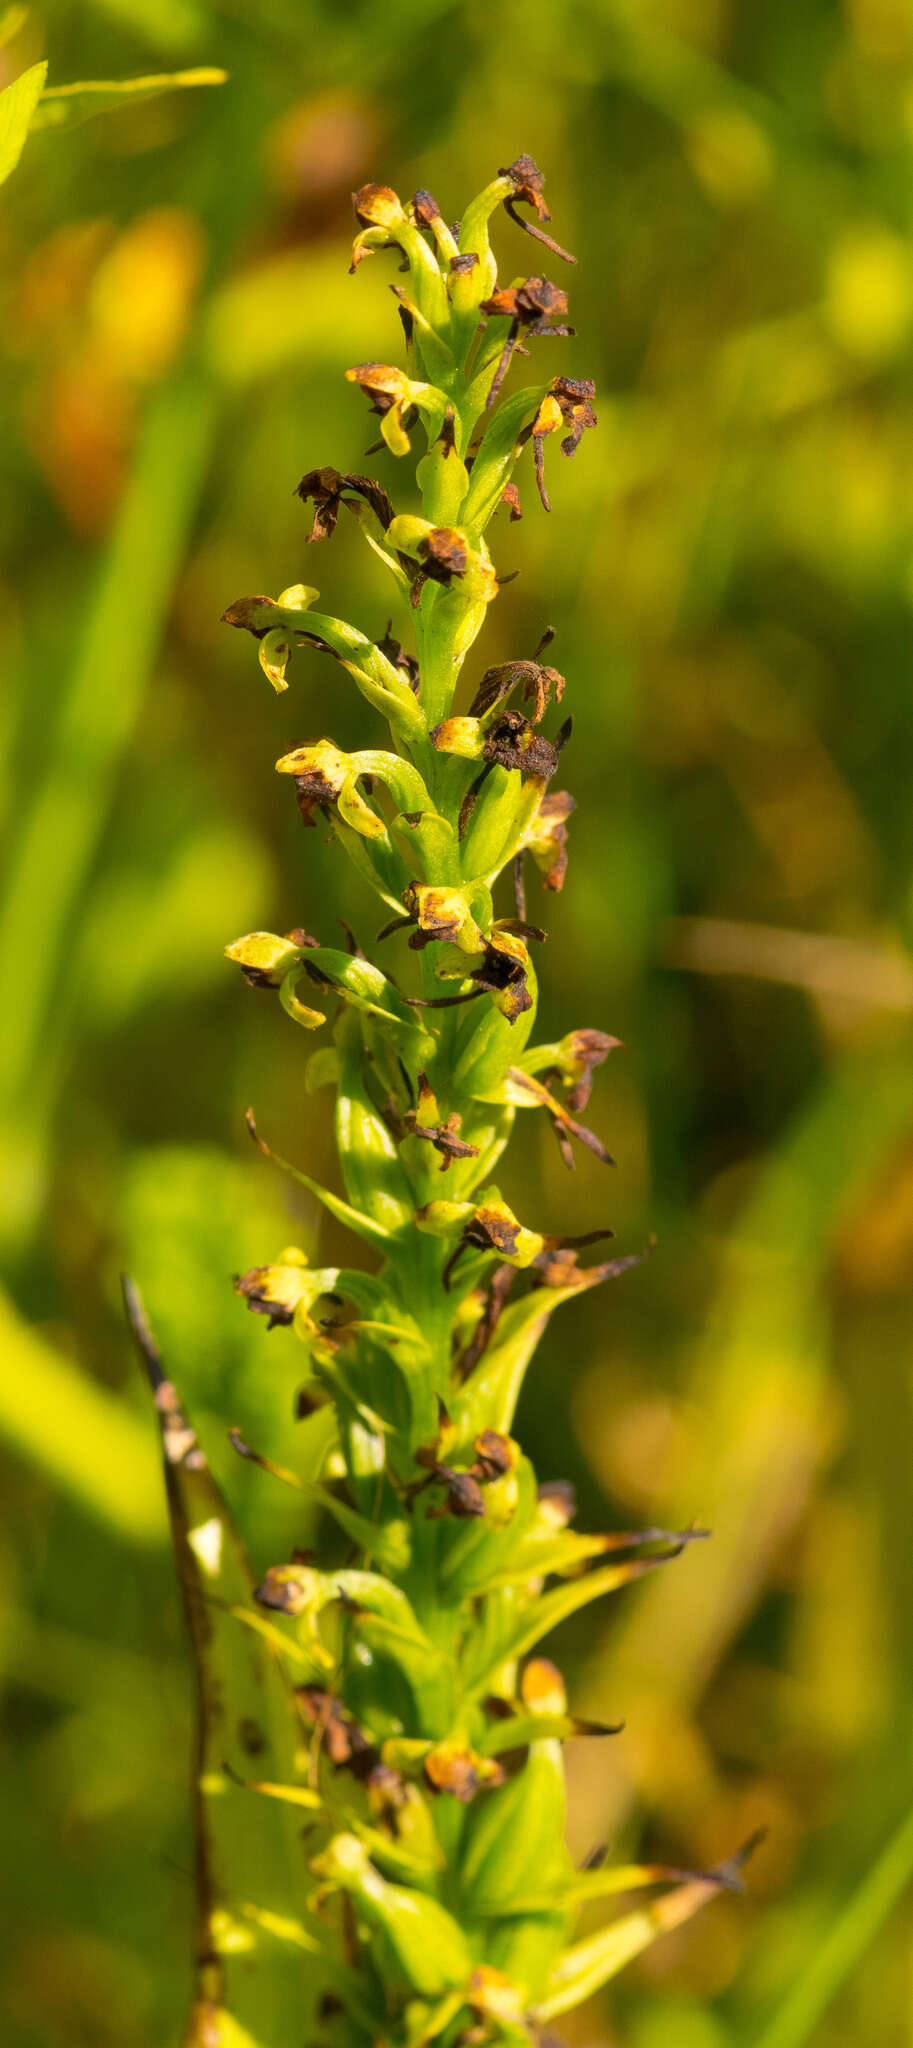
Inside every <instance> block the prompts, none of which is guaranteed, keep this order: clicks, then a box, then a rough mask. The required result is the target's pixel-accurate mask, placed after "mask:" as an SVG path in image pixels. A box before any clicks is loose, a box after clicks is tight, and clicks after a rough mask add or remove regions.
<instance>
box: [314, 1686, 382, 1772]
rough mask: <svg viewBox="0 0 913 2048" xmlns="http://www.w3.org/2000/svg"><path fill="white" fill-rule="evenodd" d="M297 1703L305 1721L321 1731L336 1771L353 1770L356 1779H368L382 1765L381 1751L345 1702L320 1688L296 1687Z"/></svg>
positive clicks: (324, 1744) (324, 1745)
mask: <svg viewBox="0 0 913 2048" xmlns="http://www.w3.org/2000/svg"><path fill="white" fill-rule="evenodd" d="M295 1700H296V1702H297V1705H298V1708H299V1711H300V1713H301V1717H302V1719H303V1720H304V1721H306V1722H307V1723H308V1725H309V1726H310V1727H312V1728H317V1729H319V1731H320V1734H321V1737H322V1740H323V1747H324V1749H325V1750H326V1753H327V1756H328V1757H329V1759H330V1762H331V1763H332V1764H335V1766H336V1769H337V1770H345V1769H349V1770H351V1771H352V1773H353V1775H354V1776H355V1777H357V1778H362V1779H364V1778H367V1777H368V1776H369V1775H370V1774H371V1772H372V1771H373V1770H374V1769H375V1768H376V1766H377V1765H378V1764H379V1762H380V1751H379V1750H378V1749H377V1748H376V1746H375V1744H374V1743H373V1742H372V1741H371V1738H370V1736H368V1735H366V1733H365V1731H364V1729H363V1728H361V1727H360V1726H359V1723H358V1722H357V1721H356V1720H355V1718H354V1716H353V1715H352V1714H350V1713H349V1711H348V1708H347V1707H344V1706H343V1703H342V1701H341V1700H340V1699H337V1698H336V1695H335V1694H334V1693H331V1692H325V1691H324V1690H323V1689H322V1687H320V1686H318V1685H299V1686H296V1687H295Z"/></svg>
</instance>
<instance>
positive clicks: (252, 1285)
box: [234, 1266, 303, 1330]
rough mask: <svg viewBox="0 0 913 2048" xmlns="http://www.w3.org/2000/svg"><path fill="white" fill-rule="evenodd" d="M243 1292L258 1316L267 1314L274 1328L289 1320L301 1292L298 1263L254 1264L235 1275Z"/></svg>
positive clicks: (235, 1284)
mask: <svg viewBox="0 0 913 2048" xmlns="http://www.w3.org/2000/svg"><path fill="white" fill-rule="evenodd" d="M234 1286H235V1293H236V1294H240V1295H241V1296H242V1297H243V1299H244V1300H245V1301H246V1302H247V1306H248V1308H249V1309H251V1310H252V1312H253V1314H254V1315H255V1316H268V1317H269V1327H270V1329H271V1330H274V1329H276V1328H278V1327H279V1326H280V1325H282V1324H285V1323H290V1322H292V1321H293V1319H294V1315H295V1310H296V1308H297V1306H298V1303H299V1301H300V1300H301V1296H302V1291H303V1290H302V1275H301V1268H300V1267H299V1266H251V1268H250V1270H249V1272H247V1273H242V1274H240V1275H239V1277H238V1278H237V1279H236V1281H235V1283H234Z"/></svg>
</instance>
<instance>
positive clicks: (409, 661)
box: [376, 619, 419, 697]
mask: <svg viewBox="0 0 913 2048" xmlns="http://www.w3.org/2000/svg"><path fill="white" fill-rule="evenodd" d="M376 645H377V646H378V647H379V649H380V652H381V654H385V655H386V657H387V660H388V661H392V663H393V666H394V668H398V669H399V670H400V672H401V674H402V675H404V676H405V678H406V681H407V683H408V685H409V688H410V690H411V691H412V693H413V695H414V696H416V697H417V696H418V688H419V666H418V662H417V661H416V658H415V655H414V654H407V653H406V652H405V651H404V649H403V646H402V642H401V641H399V640H397V639H395V638H394V634H393V621H392V619H388V620H387V629H386V632H385V633H384V634H383V637H382V638H381V639H380V640H378V641H377V642H376Z"/></svg>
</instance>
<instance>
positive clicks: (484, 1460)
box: [473, 1429, 520, 1485]
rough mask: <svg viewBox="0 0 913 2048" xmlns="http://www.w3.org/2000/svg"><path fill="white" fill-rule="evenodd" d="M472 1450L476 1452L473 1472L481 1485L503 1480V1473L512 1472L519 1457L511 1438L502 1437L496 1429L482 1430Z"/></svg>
mask: <svg viewBox="0 0 913 2048" xmlns="http://www.w3.org/2000/svg"><path fill="white" fill-rule="evenodd" d="M473 1448H474V1450H475V1452H476V1463H475V1466H474V1467H473V1470H474V1471H475V1473H476V1476H477V1478H479V1479H480V1480H481V1482H482V1484H483V1485H484V1484H485V1483H486V1482H488V1483H490V1482H491V1481H492V1480H495V1479H501V1478H503V1476H504V1473H505V1472H512V1471H513V1470H514V1467H515V1465H516V1463H517V1459H518V1457H519V1455H520V1453H519V1449H518V1447H517V1445H516V1444H515V1442H514V1439H513V1437H512V1436H504V1435H502V1433H501V1431H500V1430H497V1429H483V1430H482V1431H481V1433H480V1435H479V1436H477V1437H476V1439H475V1444H474V1446H473Z"/></svg>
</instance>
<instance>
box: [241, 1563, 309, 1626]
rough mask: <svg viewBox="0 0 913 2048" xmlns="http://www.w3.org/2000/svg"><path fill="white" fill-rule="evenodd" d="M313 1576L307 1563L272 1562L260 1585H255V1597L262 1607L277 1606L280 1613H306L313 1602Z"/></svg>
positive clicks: (276, 1608)
mask: <svg viewBox="0 0 913 2048" xmlns="http://www.w3.org/2000/svg"><path fill="white" fill-rule="evenodd" d="M312 1578H313V1574H312V1572H311V1571H310V1569H309V1567H308V1566H306V1565H304V1566H302V1565H294V1564H271V1565H270V1568H269V1570H268V1572H266V1573H265V1575H264V1577H263V1579H262V1581H261V1583H260V1585H259V1586H255V1587H254V1599H255V1600H256V1601H257V1603H258V1605H259V1606H260V1607H272V1608H275V1610H276V1612H277V1613H278V1614H291V1615H299V1614H304V1612H305V1610H306V1609H307V1608H308V1607H309V1606H310V1604H311V1598H312V1586H311V1581H312Z"/></svg>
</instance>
